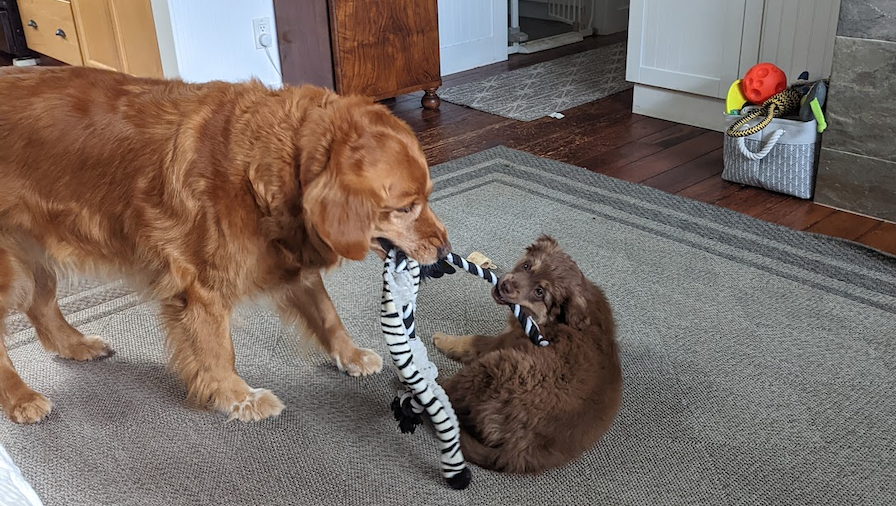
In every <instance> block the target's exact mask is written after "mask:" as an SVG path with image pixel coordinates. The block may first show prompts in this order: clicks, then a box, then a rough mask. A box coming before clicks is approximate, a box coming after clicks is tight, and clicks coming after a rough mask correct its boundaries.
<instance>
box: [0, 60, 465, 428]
mask: <svg viewBox="0 0 896 506" xmlns="http://www.w3.org/2000/svg"><path fill="white" fill-rule="evenodd" d="M0 145H2V149H0V336H2V335H3V326H2V322H3V318H4V317H5V316H6V314H7V313H8V312H9V311H12V310H19V311H21V312H23V313H24V314H25V315H27V317H28V318H29V320H30V321H31V323H32V324H33V325H34V328H35V331H36V334H37V338H38V339H39V340H40V343H41V344H42V345H43V347H44V348H45V349H46V350H47V351H50V352H53V353H56V354H58V355H59V356H61V357H65V358H70V359H74V360H91V359H95V358H98V357H104V356H107V355H108V354H109V353H110V349H109V346H108V345H107V344H106V342H104V341H103V340H102V339H101V338H100V337H97V336H85V335H83V334H81V332H79V331H78V330H76V329H75V328H73V327H72V326H71V325H69V324H68V323H67V322H66V320H65V319H64V317H63V315H62V313H61V312H60V310H59V306H58V305H57V302H56V283H57V273H59V272H63V273H68V272H79V273H88V274H92V275H99V274H106V273H114V275H115V276H121V277H124V278H125V279H128V280H130V281H132V282H133V283H134V286H135V287H138V288H139V289H141V290H142V291H144V293H146V294H147V295H148V297H149V298H150V299H151V300H154V301H157V302H158V304H159V305H160V315H161V321H162V323H163V327H164V329H165V332H166V334H167V339H166V344H167V349H168V350H169V353H170V364H171V365H172V366H173V369H174V370H175V371H176V372H177V374H178V375H179V377H180V378H181V379H182V380H183V381H184V383H185V385H186V387H187V390H188V393H189V399H190V400H191V401H193V402H195V403H197V404H198V405H200V406H203V407H206V406H207V407H211V408H213V409H215V410H217V411H220V412H223V413H225V414H226V415H228V417H229V418H231V419H239V420H244V421H253V420H261V419H264V418H266V417H271V416H276V415H277V414H279V413H280V411H281V410H282V409H283V404H282V403H281V402H280V400H279V399H278V398H277V397H276V396H275V395H274V394H273V393H272V392H270V391H268V390H265V389H261V388H253V387H250V386H249V385H248V384H246V382H245V381H244V380H243V379H242V378H241V377H240V376H239V375H238V374H237V371H236V369H235V367H234V349H233V343H232V340H231V337H230V316H231V312H232V310H233V309H234V306H235V305H237V304H238V303H240V301H243V300H246V299H249V298H253V297H259V296H263V297H268V298H269V299H270V300H272V301H273V302H274V303H275V304H276V306H277V308H278V309H279V314H280V317H281V319H282V320H284V321H285V322H286V323H288V324H299V325H303V326H305V327H306V328H307V329H308V331H309V333H310V334H311V335H312V336H313V337H314V338H315V341H316V342H317V343H319V345H320V346H321V348H322V349H323V350H324V352H325V353H327V354H328V355H329V356H330V357H332V359H333V360H334V361H335V364H336V366H338V368H339V369H340V370H342V371H345V372H347V373H348V374H351V375H352V376H360V375H367V374H371V373H376V372H378V371H380V369H381V368H382V358H381V357H380V356H379V355H378V354H377V353H375V352H373V351H371V350H367V349H359V348H358V347H357V346H356V345H355V343H354V342H353V341H352V339H351V337H350V336H349V335H348V334H347V332H346V330H345V328H344V326H343V325H342V322H341V321H340V319H339V316H338V315H337V313H336V310H335V308H334V306H333V303H332V301H331V300H330V297H329V295H328V294H327V292H326V289H325V287H324V284H323V282H322V280H321V271H322V270H324V269H329V268H333V267H336V266H338V265H339V264H340V262H341V261H342V260H343V259H349V260H361V259H363V258H365V256H366V255H367V253H368V251H370V250H372V249H373V250H377V249H378V248H380V246H379V243H380V241H388V242H389V243H392V244H394V245H396V246H398V247H400V248H402V249H403V250H405V251H406V252H407V253H408V254H409V255H410V256H412V257H413V258H415V259H416V260H418V261H419V262H421V263H431V262H435V261H437V259H438V258H439V257H440V256H442V255H443V254H444V253H445V252H446V251H447V249H448V247H449V245H448V239H447V233H446V231H445V227H444V226H443V225H442V223H441V222H440V221H439V219H438V218H437V217H436V216H435V215H434V214H433V212H432V210H431V209H430V207H429V204H428V197H429V194H430V192H431V191H432V183H431V181H430V177H429V169H428V166H427V163H426V159H425V157H424V155H423V152H422V150H421V148H420V145H419V143H418V141H417V139H416V137H415V136H414V133H413V132H412V131H411V129H410V128H409V127H408V125H407V124H406V123H404V122H403V121H401V120H399V119H398V118H396V117H395V116H394V115H392V114H391V113H390V112H389V111H388V109H386V108H385V107H383V106H382V105H378V104H375V103H374V102H373V101H372V100H369V99H367V98H363V97H341V96H338V95H336V94H334V93H332V92H330V91H327V90H324V89H320V88H315V87H307V86H306V87H286V88H284V89H280V90H272V89H269V88H267V87H265V86H263V85H262V84H260V83H258V82H247V83H239V84H232V83H224V82H210V83H205V84H187V83H184V82H181V81H177V80H154V79H143V78H136V77H133V76H129V75H126V74H122V73H116V72H110V71H104V70H98V69H90V68H84V67H56V68H11V67H10V68H5V69H2V70H0ZM379 253H380V254H382V252H381V251H380V252H379ZM372 303H375V302H373V301H372ZM147 337H148V336H147ZM0 405H2V407H3V411H4V412H5V414H6V415H7V416H8V417H9V418H10V419H11V420H13V421H15V422H24V423H28V422H37V421H39V420H41V419H42V418H44V417H45V416H46V415H47V413H49V412H50V409H51V403H50V401H49V400H48V399H47V398H46V397H44V396H43V395H41V394H40V393H38V392H35V391H34V390H32V389H31V388H29V387H28V385H26V384H25V383H24V382H23V381H22V379H21V378H20V377H19V375H18V374H17V372H16V370H15V369H14V367H13V364H12V362H11V361H10V359H9V356H8V354H7V351H6V347H5V345H0Z"/></svg>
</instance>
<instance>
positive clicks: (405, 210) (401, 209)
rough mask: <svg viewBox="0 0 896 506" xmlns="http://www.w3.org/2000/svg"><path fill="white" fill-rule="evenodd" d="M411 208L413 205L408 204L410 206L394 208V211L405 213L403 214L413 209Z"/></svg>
mask: <svg viewBox="0 0 896 506" xmlns="http://www.w3.org/2000/svg"><path fill="white" fill-rule="evenodd" d="M413 210H414V206H413V205H410V206H407V207H400V208H398V209H396V211H398V212H399V213H405V214H407V213H409V212H411V211H413Z"/></svg>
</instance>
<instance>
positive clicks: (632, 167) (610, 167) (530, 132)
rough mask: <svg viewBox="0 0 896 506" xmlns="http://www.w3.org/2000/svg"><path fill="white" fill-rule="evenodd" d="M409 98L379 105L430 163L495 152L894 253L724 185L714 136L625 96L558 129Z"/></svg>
mask: <svg viewBox="0 0 896 506" xmlns="http://www.w3.org/2000/svg"><path fill="white" fill-rule="evenodd" d="M624 38H625V37H624V34H617V35H613V36H607V37H589V38H587V39H586V40H585V41H584V42H582V43H579V44H576V45H573V46H566V47H562V48H557V49H553V50H550V51H543V52H539V53H535V54H532V55H512V56H511V58H510V59H509V60H508V61H506V62H502V63H499V64H495V65H490V66H487V67H481V68H478V69H474V70H471V71H468V72H463V73H460V74H455V75H452V76H448V77H446V78H445V83H444V86H451V85H456V84H462V83H466V82H473V81H476V80H479V79H483V78H485V77H488V76H490V75H495V74H497V73H500V72H506V71H509V70H513V69H516V68H521V67H525V66H527V65H532V64H534V63H538V62H541V61H546V60H549V59H552V58H557V57H559V56H564V55H566V54H572V53H575V52H579V51H584V50H587V49H592V48H594V47H599V46H601V45H605V44H611V43H614V42H618V41H620V40H624ZM419 99H420V94H419V93H417V94H411V95H405V96H402V97H398V98H396V99H393V100H390V101H387V102H386V104H387V105H389V107H390V108H391V109H392V110H393V111H394V112H395V113H396V114H397V115H398V116H399V117H401V118H402V119H404V120H405V121H407V122H408V123H409V124H410V125H411V127H412V128H414V130H415V131H416V132H417V134H418V136H419V138H420V142H421V143H422V145H423V148H424V151H425V152H426V155H427V157H428V159H429V162H430V163H431V164H438V163H441V162H445V161H448V160H452V159H455V158H459V157H462V156H465V155H469V154H472V153H475V152H477V151H481V150H483V149H487V148H490V147H493V146H497V145H501V144H503V145H505V146H508V147H510V148H514V149H519V150H521V151H526V152H528V153H532V154H535V155H539V156H543V157H547V158H551V159H554V160H559V161H562V162H566V163H570V164H573V165H577V166H580V167H584V168H587V169H588V170H591V171H594V172H598V173H601V174H605V175H608V176H612V177H616V178H620V179H624V180H626V181H631V182H634V183H640V184H644V185H647V186H651V187H654V188H658V189H660V190H663V191H667V192H669V193H674V194H677V195H681V196H683V197H687V198H691V199H695V200H699V201H702V202H706V203H709V204H714V205H717V206H720V207H725V208H728V209H732V210H735V211H738V212H741V213H744V214H747V215H749V216H753V217H755V218H759V219H762V220H766V221H770V222H774V223H778V224H781V225H784V226H787V227H790V228H792V229H796V230H807V231H810V232H816V233H819V234H826V235H831V236H837V237H842V238H845V239H849V240H853V241H857V242H859V243H862V244H865V245H868V246H871V247H873V248H877V249H880V250H882V251H886V252H888V253H892V254H896V224H893V223H888V222H883V221H881V220H877V219H873V218H868V217H865V216H860V215H856V214H852V213H847V212H843V211H839V210H836V209H832V208H829V207H825V206H822V205H819V204H815V203H813V202H811V201H806V200H802V199H798V198H795V197H789V196H786V195H781V194H777V193H773V192H769V191H765V190H762V189H759V188H753V187H749V186H742V185H738V184H734V183H729V182H727V181H724V180H723V179H722V178H721V173H722V135H723V134H721V133H719V132H712V131H708V130H704V129H701V128H695V127H690V126H687V125H680V124H676V123H671V122H668V121H663V120H658V119H654V118H648V117H646V116H640V115H637V114H632V112H631V106H632V93H631V91H627V92H623V93H619V94H616V95H613V96H611V97H608V98H605V99H603V100H599V101H596V102H592V103H589V104H585V105H582V106H579V107H576V108H574V109H571V110H569V111H564V115H565V116H566V117H565V118H564V119H562V120H556V119H553V118H543V119H540V120H536V121H531V122H520V121H516V120H511V119H506V118H502V117H500V116H494V115H491V114H488V113H484V112H480V111H477V110H474V109H469V108H466V107H461V106H457V105H454V104H451V103H447V102H442V106H441V109H440V110H439V111H425V110H423V109H421V108H420V105H419V104H420V102H419Z"/></svg>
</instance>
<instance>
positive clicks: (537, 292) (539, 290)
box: [535, 286, 544, 299]
mask: <svg viewBox="0 0 896 506" xmlns="http://www.w3.org/2000/svg"><path fill="white" fill-rule="evenodd" d="M535 296H536V297H538V298H539V299H541V298H543V297H544V288H542V287H540V286H539V287H537V288H535Z"/></svg>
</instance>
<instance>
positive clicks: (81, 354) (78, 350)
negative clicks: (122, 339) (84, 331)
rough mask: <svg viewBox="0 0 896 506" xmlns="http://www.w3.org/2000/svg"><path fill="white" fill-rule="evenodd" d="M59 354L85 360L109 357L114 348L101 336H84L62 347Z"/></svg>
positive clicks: (81, 360)
mask: <svg viewBox="0 0 896 506" xmlns="http://www.w3.org/2000/svg"><path fill="white" fill-rule="evenodd" d="M58 354H59V356H60V357H63V358H70V359H72V360H77V361H79V362H83V361H85V360H94V359H97V358H103V357H108V356H109V355H111V354H112V348H110V347H109V344H108V343H106V341H104V340H103V338H102V337H100V336H84V337H83V338H82V339H80V340H79V341H75V342H73V343H72V344H71V345H69V346H67V347H66V348H63V349H60V350H59V351H58Z"/></svg>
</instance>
